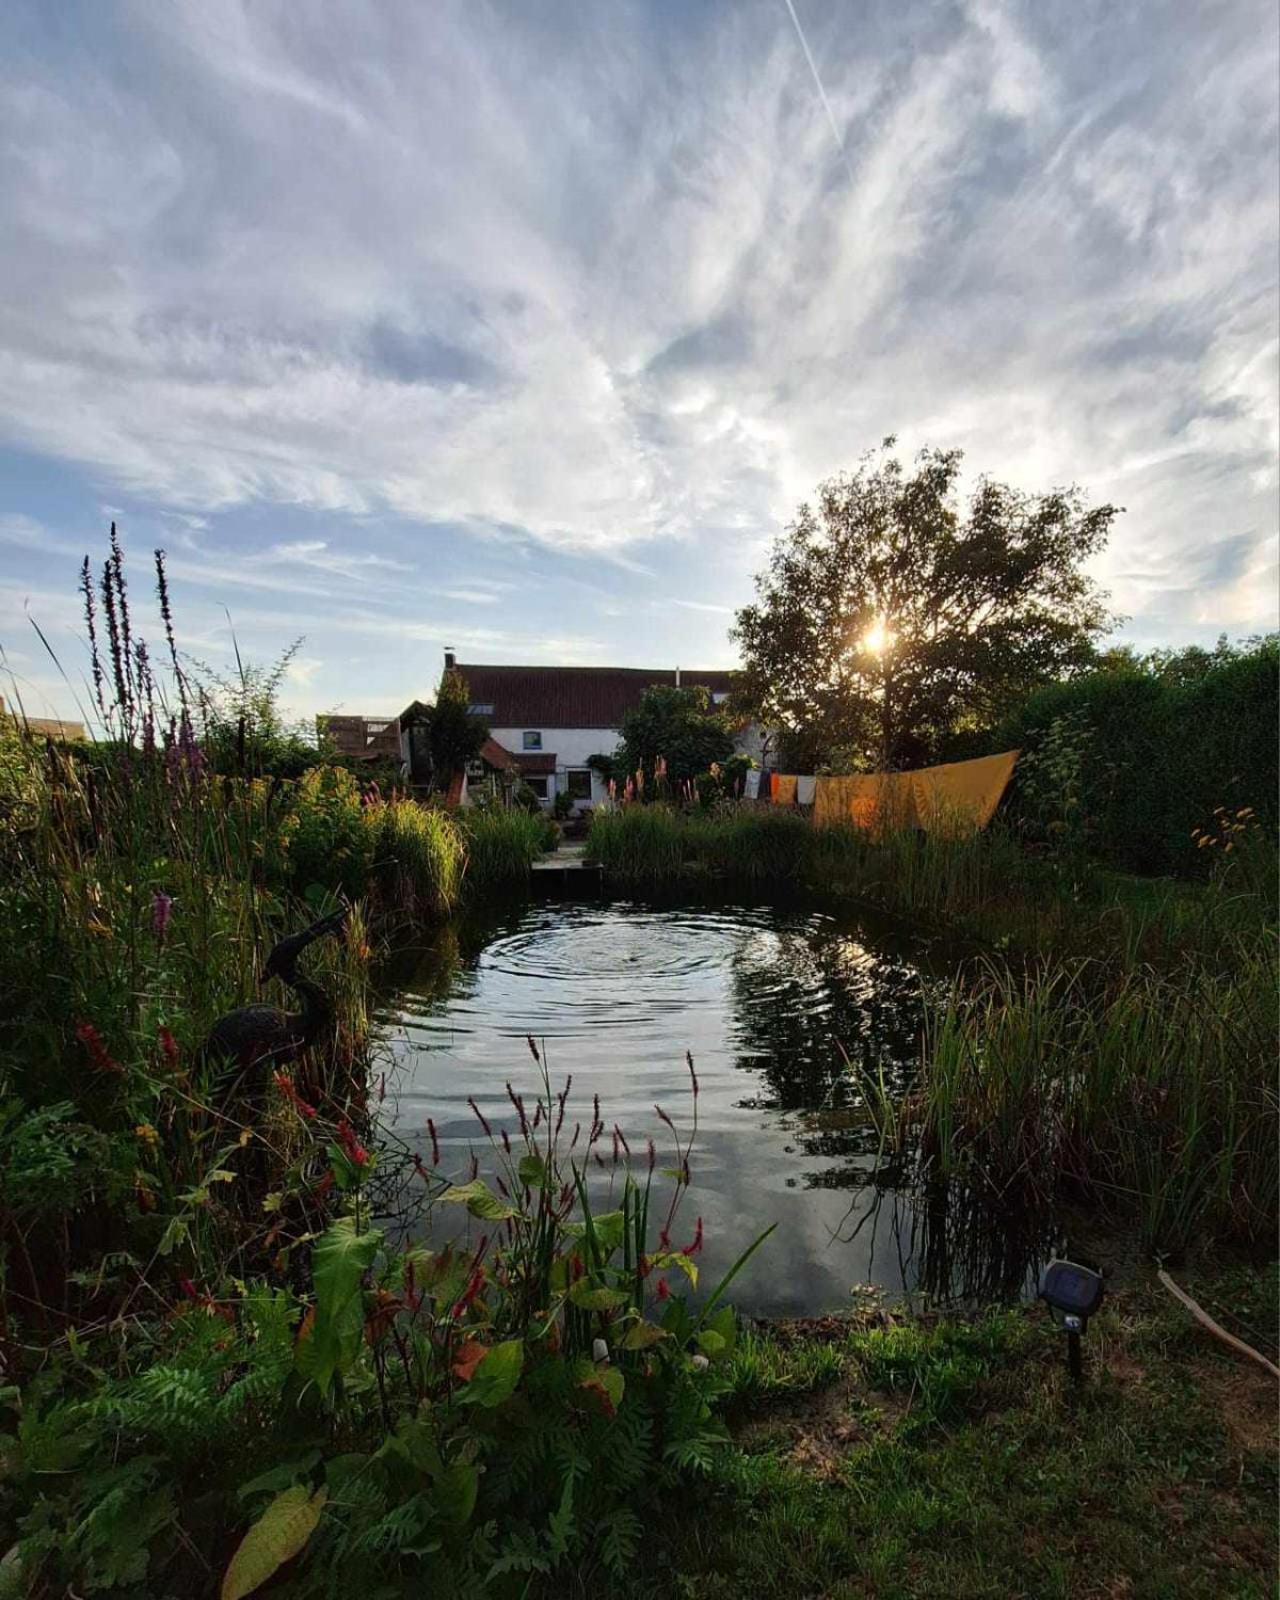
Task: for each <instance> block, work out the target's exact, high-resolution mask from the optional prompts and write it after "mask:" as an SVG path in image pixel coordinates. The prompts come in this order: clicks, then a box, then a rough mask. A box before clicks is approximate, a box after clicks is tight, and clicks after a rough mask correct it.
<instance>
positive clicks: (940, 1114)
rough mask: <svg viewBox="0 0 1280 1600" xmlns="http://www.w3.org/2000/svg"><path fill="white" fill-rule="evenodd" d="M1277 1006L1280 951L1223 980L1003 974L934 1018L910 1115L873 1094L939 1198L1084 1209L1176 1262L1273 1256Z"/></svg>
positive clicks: (1086, 967)
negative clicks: (1204, 1241) (1239, 1246)
mask: <svg viewBox="0 0 1280 1600" xmlns="http://www.w3.org/2000/svg"><path fill="white" fill-rule="evenodd" d="M1276 992H1277V961H1276V952H1275V948H1274V944H1273V943H1272V942H1271V941H1270V940H1266V941H1260V940H1250V941H1242V942H1241V943H1240V944H1239V945H1238V946H1237V947H1236V948H1235V949H1234V950H1233V951H1232V952H1231V953H1230V960H1229V961H1228V963H1227V965H1226V968H1225V970H1223V971H1213V970H1210V969H1208V968H1206V967H1205V966H1203V965H1199V964H1190V963H1188V964H1186V965H1184V966H1183V967H1181V968H1179V969H1178V970H1176V971H1173V972H1168V973H1160V972H1156V971H1154V970H1152V969H1151V968H1148V967H1141V966H1124V965H1122V964H1119V963H1116V962H1110V963H1104V962H1100V961H1077V962H1072V963H1066V964H1061V965H1049V964H1046V963H1039V964H1036V965H1035V966H1033V967H1031V968H1030V969H1026V970H1023V971H1020V972H1014V971H1010V970H1009V969H1008V968H1006V967H1003V966H1000V965H997V964H990V965H988V966H987V967H986V968H985V970H984V971H983V973H982V974H981V976H980V977H979V978H978V979H977V980H974V979H973V978H972V977H971V976H969V977H966V978H965V979H963V980H960V981H957V982H956V984H955V985H954V986H953V988H952V990H951V992H950V994H949V996H948V997H947V998H946V999H945V1001H944V1002H943V1003H942V1004H941V1005H940V1007H939V1008H938V1009H937V1010H936V1011H935V1012H934V1013H933V1015H932V1016H931V1017H930V1020H929V1024H928V1026H927V1030H926V1038H925V1044H924V1049H923V1053H922V1064H921V1070H920V1075H919V1079H918V1081H917V1083H916V1084H915V1086H914V1088H913V1090H912V1091H911V1093H910V1094H909V1095H908V1096H907V1098H906V1100H905V1101H904V1102H901V1103H899V1102H898V1101H896V1100H895V1098H894V1097H892V1096H891V1095H890V1094H889V1093H888V1092H887V1091H886V1088H885V1087H884V1086H883V1085H882V1084H880V1083H878V1082H875V1081H871V1080H869V1079H864V1084H863V1087H864V1091H865V1094H866V1097H867V1102H868V1105H869V1107H870V1109H871V1113H872V1115H873V1117H874V1119H875V1120H876V1122H877V1124H878V1126H879V1128H880V1132H881V1137H882V1141H883V1144H884V1147H885V1150H886V1152H887V1153H892V1154H893V1155H894V1156H895V1157H896V1158H898V1159H901V1158H902V1157H903V1156H904V1155H905V1156H909V1157H911V1158H912V1159H913V1160H914V1162H915V1163H916V1170H917V1175H918V1176H919V1178H920V1179H921V1180H922V1181H923V1182H925V1183H926V1184H928V1183H932V1182H935V1181H937V1180H941V1181H943V1182H956V1183H959V1184H963V1185H965V1186H967V1187H968V1188H970V1189H971V1190H972V1191H975V1192H977V1193H983V1194H986V1195H987V1196H988V1197H989V1198H990V1200H991V1201H992V1202H993V1203H995V1204H997V1205H999V1206H1001V1207H1006V1208H1007V1207H1010V1206H1014V1207H1027V1206H1031V1207H1037V1208H1041V1209H1043V1208H1044V1207H1045V1206H1047V1205H1048V1204H1050V1203H1052V1202H1054V1201H1056V1200H1059V1199H1061V1198H1063V1197H1064V1196H1073V1197H1077V1198H1082V1199H1087V1200H1088V1201H1089V1202H1091V1203H1092V1204H1093V1205H1094V1206H1096V1207H1098V1208H1100V1209H1101V1210H1102V1211H1103V1212H1104V1213H1105V1214H1109V1215H1111V1216H1112V1217H1114V1218H1116V1219H1117V1220H1124V1221H1136V1222H1137V1223H1138V1225H1139V1226H1140V1228H1141V1232H1142V1236H1143V1239H1144V1241H1145V1242H1146V1243H1147V1244H1148V1245H1149V1246H1150V1247H1152V1248H1154V1249H1156V1250H1161V1251H1170V1252H1177V1251H1180V1250H1182V1249H1184V1248H1185V1247H1186V1246H1187V1245H1188V1244H1190V1243H1191V1242H1192V1241H1193V1240H1194V1239H1196V1238H1208V1237H1215V1238H1235V1239H1238V1240H1241V1241H1243V1242H1245V1243H1248V1244H1257V1243H1262V1242H1266V1241H1269V1240H1272V1239H1273V1237H1274V1230H1275V1217H1276V1212H1277V1206H1278V1205H1280V1147H1278V1144H1277V1140H1278V1138H1280V1092H1278V1090H1277V1084H1276V1078H1275V1070H1274V1068H1275V1040H1276V1021H1277V1018H1276Z"/></svg>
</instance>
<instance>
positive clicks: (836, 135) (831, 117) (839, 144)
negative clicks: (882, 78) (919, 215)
mask: <svg viewBox="0 0 1280 1600" xmlns="http://www.w3.org/2000/svg"><path fill="white" fill-rule="evenodd" d="M783 4H784V5H785V6H786V8H787V10H788V11H789V12H790V13H791V21H792V22H793V23H794V24H795V30H796V38H797V39H799V41H800V48H801V49H802V50H803V51H804V58H805V60H806V61H807V62H808V63H809V71H810V72H811V73H812V74H813V82H814V87H815V88H816V89H817V91H818V98H819V99H820V100H821V101H822V108H823V110H824V111H825V112H826V113H827V121H828V122H829V123H830V124H831V137H832V138H833V139H834V140H835V142H836V149H837V150H839V152H840V159H841V161H843V162H844V170H845V171H846V172H847V173H848V174H849V181H850V182H851V183H852V182H853V168H852V167H851V166H850V165H849V157H848V156H847V155H846V154H845V148H844V140H843V139H842V138H841V136H840V126H839V124H838V123H837V122H836V115H835V112H834V111H832V109H831V102H830V100H828V99H827V91H826V90H825V89H824V88H823V87H822V79H821V78H820V77H819V76H818V69H817V67H816V65H815V64H814V60H813V52H812V51H811V50H810V49H809V41H808V40H807V39H806V38H805V36H804V29H803V28H802V27H801V26H800V18H799V17H798V16H796V8H795V6H794V5H792V3H791V0H783Z"/></svg>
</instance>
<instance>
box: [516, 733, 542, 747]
mask: <svg viewBox="0 0 1280 1600" xmlns="http://www.w3.org/2000/svg"><path fill="white" fill-rule="evenodd" d="M520 737H521V739H523V740H524V748H525V749H526V750H541V749H542V734H541V733H540V732H539V731H538V730H537V729H536V728H526V729H525V731H524V732H523V733H522V734H521V735H520Z"/></svg>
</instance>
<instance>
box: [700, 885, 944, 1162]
mask: <svg viewBox="0 0 1280 1600" xmlns="http://www.w3.org/2000/svg"><path fill="white" fill-rule="evenodd" d="M731 981H732V986H733V999H734V1008H735V1023H734V1038H733V1045H734V1047H735V1050H736V1055H737V1064H738V1066H739V1067H741V1068H742V1069H744V1070H745V1071H748V1072H750V1073H752V1074H753V1075H758V1076H759V1077H760V1078H762V1079H763V1080H764V1083H766V1084H767V1085H768V1088H769V1091H771V1092H770V1093H768V1094H767V1095H762V1096H757V1097H756V1098H755V1099H754V1100H747V1101H745V1102H744V1103H746V1104H754V1105H758V1106H761V1107H767V1108H769V1109H773V1110H779V1111H785V1112H793V1113H804V1116H803V1119H802V1121H801V1122H800V1124H799V1125H798V1126H797V1128H796V1137H797V1140H798V1142H799V1144H800V1145H801V1147H802V1148H803V1149H804V1151H805V1153H806V1154H808V1155H811V1156H817V1157H824V1158H827V1159H831V1160H836V1161H844V1160H846V1159H848V1158H849V1157H853V1156H866V1155H867V1154H868V1153H874V1151H875V1149H876V1147H877V1140H876V1136H875V1132H874V1129H873V1128H871V1126H870V1124H869V1122H868V1120H867V1118H866V1116H865V1114H864V1113H863V1112H862V1110H861V1108H860V1100H861V1096H860V1093H859V1087H858V1075H859V1073H860V1072H863V1071H866V1072H870V1073H873V1074H876V1073H881V1072H883V1074H884V1075H885V1077H886V1079H887V1080H888V1081H889V1082H890V1083H892V1084H896V1085H899V1086H901V1087H905V1085H906V1082H907V1080H908V1078H909V1077H910V1075H911V1074H912V1073H913V1072H914V1070H915V1066H916V1062H917V1060H918V1056H919V1045H920V1031H921V1027H922V1022H923V1004H922V978H921V974H920V972H919V970H918V968H917V967H915V966H914V965H913V964H911V963H910V962H908V961H906V960H905V959H903V958H901V957H899V956H893V955H889V954H886V953H884V952H882V951H877V950H874V949H872V948H870V947H869V946H868V945H867V944H866V943H864V942H863V941H862V940H861V939H860V938H859V937H857V936H856V935H853V934H850V933H847V932H844V931H842V930H841V929H839V928H838V927H837V926H836V925H835V924H834V923H833V922H832V921H831V920H830V919H829V918H826V917H811V918H807V919H805V920H804V921H803V922H798V923H797V924H795V925H793V926H790V927H787V926H775V927H772V928H761V929H760V931H759V933H758V934H757V935H756V937H755V938H754V939H749V940H744V941H743V942H742V943H741V945H740V946H739V948H738V950H737V952H736V953H735V956H734V959H733V967H732V980H731ZM846 1058H847V1059H846Z"/></svg>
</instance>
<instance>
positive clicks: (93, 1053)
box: [76, 1022, 124, 1076]
mask: <svg viewBox="0 0 1280 1600" xmlns="http://www.w3.org/2000/svg"><path fill="white" fill-rule="evenodd" d="M76 1038H77V1039H79V1041H80V1043H81V1044H82V1045H83V1046H84V1047H85V1049H86V1050H87V1051H88V1052H89V1060H90V1061H91V1062H92V1064H93V1066H94V1069H95V1070H96V1071H98V1072H112V1073H115V1074H116V1075H117V1076H122V1075H123V1073H124V1068H123V1067H122V1066H121V1065H120V1063H119V1062H118V1061H117V1060H115V1059H114V1057H113V1056H112V1055H111V1052H110V1051H109V1050H108V1049H107V1047H106V1045H105V1044H103V1042H102V1035H101V1034H100V1033H99V1032H98V1030H97V1029H96V1028H95V1027H94V1025H93V1023H92V1022H82V1023H80V1025H79V1026H78V1027H77V1028H76Z"/></svg>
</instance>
